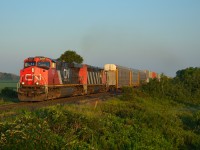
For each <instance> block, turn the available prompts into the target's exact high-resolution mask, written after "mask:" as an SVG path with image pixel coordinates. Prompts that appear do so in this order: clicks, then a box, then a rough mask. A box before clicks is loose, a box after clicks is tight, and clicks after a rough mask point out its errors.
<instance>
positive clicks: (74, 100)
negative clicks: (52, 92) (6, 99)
mask: <svg viewBox="0 0 200 150" xmlns="http://www.w3.org/2000/svg"><path fill="white" fill-rule="evenodd" d="M113 96H114V95H113V94H111V93H97V94H91V95H84V96H75V97H67V98H59V99H53V100H48V101H42V102H18V103H14V104H6V105H0V112H2V111H9V110H16V109H29V110H35V109H38V108H42V107H47V106H53V105H57V104H62V105H64V104H85V103H92V102H95V101H103V100H107V99H108V98H111V97H113Z"/></svg>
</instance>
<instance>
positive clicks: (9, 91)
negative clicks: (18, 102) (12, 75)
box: [1, 87, 17, 98]
mask: <svg viewBox="0 0 200 150" xmlns="http://www.w3.org/2000/svg"><path fill="white" fill-rule="evenodd" d="M1 95H2V96H5V97H9V98H17V92H16V91H14V90H13V89H11V88H8V87H5V88H4V89H2V90H1Z"/></svg>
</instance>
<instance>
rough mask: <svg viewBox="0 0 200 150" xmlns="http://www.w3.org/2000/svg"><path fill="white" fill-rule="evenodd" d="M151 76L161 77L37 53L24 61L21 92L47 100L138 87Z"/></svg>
mask: <svg viewBox="0 0 200 150" xmlns="http://www.w3.org/2000/svg"><path fill="white" fill-rule="evenodd" d="M150 78H159V75H158V74H157V73H155V72H150V71H147V70H146V71H141V70H135V69H130V68H126V67H121V66H118V65H115V64H106V65H105V66H104V68H98V67H94V66H90V65H86V64H75V63H72V64H69V63H67V62H62V61H57V60H53V59H50V58H47V57H41V56H36V57H29V58H27V59H25V60H24V67H23V69H22V70H20V81H19V84H18V88H17V89H18V90H17V91H18V98H19V100H20V101H44V100H49V99H55V98H60V97H67V96H75V95H85V94H90V93H98V92H105V91H108V90H116V89H120V88H121V87H123V86H133V87H137V86H140V84H141V83H146V82H148V81H149V79H150Z"/></svg>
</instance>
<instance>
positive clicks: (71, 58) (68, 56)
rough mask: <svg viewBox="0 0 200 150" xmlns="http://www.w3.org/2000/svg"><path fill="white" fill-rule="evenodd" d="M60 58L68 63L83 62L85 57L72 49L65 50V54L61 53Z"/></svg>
mask: <svg viewBox="0 0 200 150" xmlns="http://www.w3.org/2000/svg"><path fill="white" fill-rule="evenodd" d="M58 59H59V60H62V61H65V62H68V63H73V62H75V63H79V64H81V63H83V57H81V56H80V55H78V54H77V53H76V52H75V51H72V50H67V51H65V52H64V53H63V54H61V56H60V58H58Z"/></svg>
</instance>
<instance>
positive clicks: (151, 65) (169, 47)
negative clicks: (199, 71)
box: [0, 0, 200, 77]
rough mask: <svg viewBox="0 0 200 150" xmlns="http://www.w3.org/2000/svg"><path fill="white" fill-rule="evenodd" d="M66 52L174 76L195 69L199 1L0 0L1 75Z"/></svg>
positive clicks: (94, 61)
mask: <svg viewBox="0 0 200 150" xmlns="http://www.w3.org/2000/svg"><path fill="white" fill-rule="evenodd" d="M66 50H74V51H76V52H77V53H78V54H79V55H81V56H82V57H83V58H84V63H86V64H89V65H93V66H98V67H103V66H104V64H107V63H114V64H118V65H120V66H125V67H129V68H134V69H140V70H146V69H147V70H151V71H155V72H158V73H164V74H165V75H168V76H171V77H174V76H175V75H176V71H178V70H181V69H185V68H187V67H200V59H199V57H200V0H124V1H122V0H0V64H1V65H0V72H7V73H14V74H17V75H19V71H20V69H22V67H23V60H24V59H25V58H27V57H32V56H45V57H50V58H54V59H55V58H58V57H60V55H61V54H62V53H64V52H65V51H66Z"/></svg>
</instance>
